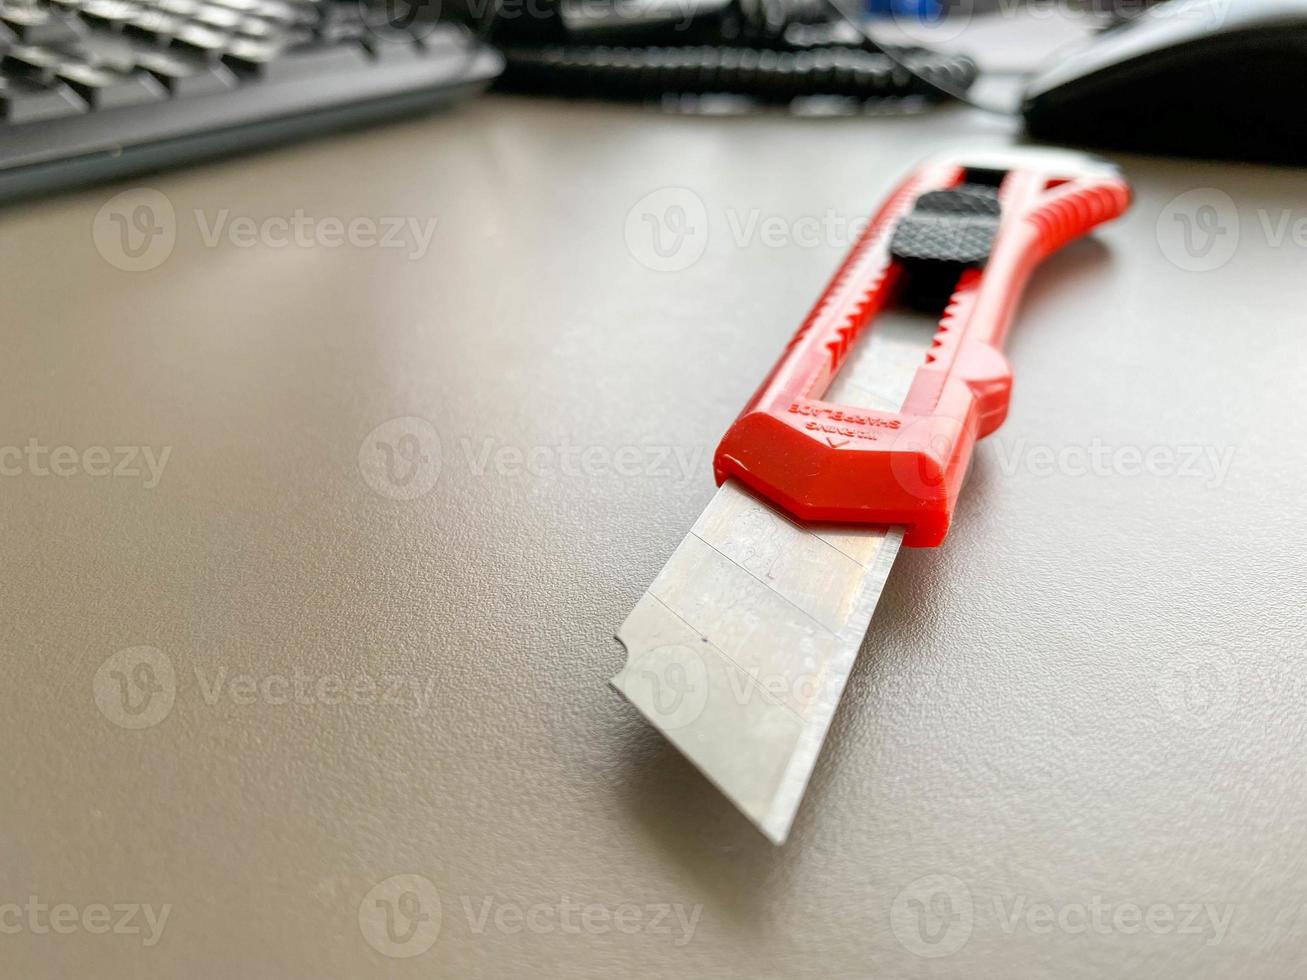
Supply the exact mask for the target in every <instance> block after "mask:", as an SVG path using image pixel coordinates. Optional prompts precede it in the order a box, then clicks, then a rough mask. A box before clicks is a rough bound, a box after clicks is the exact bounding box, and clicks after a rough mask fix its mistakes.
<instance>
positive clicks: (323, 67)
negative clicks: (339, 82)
mask: <svg viewBox="0 0 1307 980" xmlns="http://www.w3.org/2000/svg"><path fill="white" fill-rule="evenodd" d="M367 63H368V58H367V55H366V54H365V53H364V51H363V46H362V45H361V44H340V45H332V46H330V47H318V46H306V47H301V48H295V49H293V50H289V51H286V52H285V53H284V54H282V56H281V57H280V58H278V59H277V60H276V61H274V62H272V63H271V64H268V65H267V66H265V68H264V71H263V77H264V78H266V79H268V80H269V81H282V80H284V79H289V78H300V77H302V76H304V75H330V74H332V73H333V72H342V73H343V72H349V71H358V69H359V68H360V67H361V66H364V65H366V64H367Z"/></svg>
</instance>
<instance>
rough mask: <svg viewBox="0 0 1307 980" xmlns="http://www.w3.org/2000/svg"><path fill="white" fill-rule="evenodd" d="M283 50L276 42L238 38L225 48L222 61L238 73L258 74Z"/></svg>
mask: <svg viewBox="0 0 1307 980" xmlns="http://www.w3.org/2000/svg"><path fill="white" fill-rule="evenodd" d="M283 50H284V48H283V47H282V45H281V44H280V43H278V42H276V41H260V40H255V39H253V38H244V37H238V38H236V39H235V40H234V41H232V42H231V44H229V45H228V46H227V51H226V53H225V54H224V55H223V57H222V60H223V61H224V62H226V63H227V64H228V65H230V66H231V67H232V68H234V69H236V70H237V71H239V72H244V73H246V74H251V73H253V74H260V73H262V71H263V69H264V68H265V67H266V66H267V64H268V63H269V62H271V61H275V60H276V59H277V58H278V57H280V55H281V53H282V51H283Z"/></svg>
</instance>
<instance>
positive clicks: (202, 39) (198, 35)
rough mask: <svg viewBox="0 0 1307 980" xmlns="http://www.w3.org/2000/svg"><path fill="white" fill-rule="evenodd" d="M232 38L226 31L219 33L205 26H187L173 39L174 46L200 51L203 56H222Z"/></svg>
mask: <svg viewBox="0 0 1307 980" xmlns="http://www.w3.org/2000/svg"><path fill="white" fill-rule="evenodd" d="M231 40H232V37H231V35H230V34H228V33H227V32H226V31H219V30H216V29H214V28H212V27H205V26H204V25H203V24H186V25H185V26H183V27H182V28H181V30H179V31H178V32H177V36H176V37H174V38H173V42H172V43H173V45H174V46H176V47H179V48H186V49H189V50H191V51H198V52H200V53H201V54H208V55H220V54H222V53H223V52H224V51H225V50H227V45H228V44H230V43H231Z"/></svg>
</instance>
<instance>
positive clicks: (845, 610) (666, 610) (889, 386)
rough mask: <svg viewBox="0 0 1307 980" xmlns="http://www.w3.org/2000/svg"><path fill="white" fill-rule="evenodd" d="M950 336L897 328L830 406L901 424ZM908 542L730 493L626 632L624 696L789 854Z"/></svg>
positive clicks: (870, 345) (892, 533)
mask: <svg viewBox="0 0 1307 980" xmlns="http://www.w3.org/2000/svg"><path fill="white" fill-rule="evenodd" d="M936 326H937V324H935V323H934V322H933V321H926V320H923V318H921V317H916V316H896V315H892V314H891V315H886V314H882V315H881V317H879V318H877V320H876V321H875V322H874V323H873V327H874V329H873V330H870V331H869V332H868V334H867V336H866V337H865V338H860V339H859V343H858V345H857V346H855V349H854V350H853V351H852V352H850V355H849V357H848V359H847V361H846V363H845V365H844V366H843V367H842V368H841V370H840V373H839V376H838V377H837V378H836V379H835V381H834V383H832V385H831V388H830V390H829V391H828V392H827V393H826V398H827V400H829V401H834V402H838V403H840V404H845V405H857V406H860V407H866V408H881V409H886V410H889V411H895V410H897V409H898V408H899V407H900V406H901V405H902V403H903V398H904V397H905V395H906V394H907V388H908V385H910V384H911V381H912V377H913V375H914V374H915V372H916V369H917V367H918V366H919V365H920V364H921V362H922V358H923V356H924V353H925V351H926V349H927V348H928V346H929V344H930V339H931V337H933V336H934V332H935V329H936ZM902 540H903V529H902V528H897V527H891V528H872V527H804V526H800V525H799V524H796V523H795V522H793V521H791V520H790V519H789V518H787V517H786V516H785V515H783V514H782V513H780V512H779V511H777V510H776V509H774V508H772V507H771V506H769V505H768V504H767V503H765V502H763V501H762V500H760V499H758V498H756V497H754V496H753V495H751V494H750V493H749V492H748V491H747V490H745V489H744V488H743V487H742V486H741V485H739V484H737V483H736V482H735V481H727V482H726V483H725V484H723V485H722V487H721V488H720V489H719V490H718V491H717V494H716V496H714V497H713V499H712V502H711V503H709V505H708V507H707V509H706V510H705V511H704V512H703V514H702V515H701V516H700V517H699V520H698V521H697V522H696V523H695V525H694V528H693V529H692V530H691V531H690V533H689V534H688V535H687V536H686V538H685V540H684V541H682V542H681V544H680V546H679V547H678V548H677V549H676V551H675V552H674V553H673V554H672V557H671V559H670V560H669V561H668V562H667V564H666V566H665V567H664V568H663V570H662V572H661V573H659V575H658V577H657V578H656V579H654V582H653V584H652V585H651V586H649V589H648V591H646V592H645V594H644V596H643V597H642V598H641V599H640V601H639V602H638V603H637V604H636V606H635V608H634V609H633V610H632V611H631V614H630V615H629V616H627V618H626V621H625V622H624V623H623V624H622V627H621V629H620V630H618V633H617V638H618V639H619V640H621V642H622V643H623V644H624V645H625V647H626V652H627V661H626V666H625V667H624V668H623V670H622V671H621V673H619V674H618V675H617V676H616V677H615V678H613V681H612V683H613V686H614V687H615V688H617V690H619V691H620V692H622V694H624V695H625V696H626V698H627V700H629V701H630V702H631V703H632V704H633V705H635V706H636V707H637V708H638V709H639V710H640V712H641V713H642V714H643V715H644V716H645V718H647V719H648V720H649V721H650V722H651V723H652V724H653V725H654V726H655V727H656V728H658V730H659V731H661V732H662V733H663V734H664V735H665V736H666V737H667V738H668V740H670V741H671V742H672V744H674V745H675V746H676V747H677V748H678V749H680V751H681V752H682V753H684V755H685V756H686V757H688V758H689V759H690V760H691V761H692V762H693V763H694V764H695V765H696V766H698V767H699V769H700V770H701V771H702V772H703V773H704V775H706V776H707V777H708V778H709V779H710V780H711V781H712V782H713V783H714V784H716V785H717V787H718V788H719V789H721V791H722V792H723V793H725V794H726V795H727V796H728V797H729V798H730V799H731V801H732V802H734V803H735V805H736V806H738V807H739V808H740V810H742V811H743V812H744V813H745V815H746V816H748V817H749V819H750V820H752V821H753V822H754V823H755V824H756V825H757V826H758V828H759V829H760V830H762V832H763V833H764V834H766V835H767V837H769V838H770V839H771V840H772V841H773V842H774V843H777V844H781V843H784V841H785V838H786V836H787V835H788V834H789V831H790V826H791V824H792V823H793V822H794V816H795V814H796V813H797V811H798V808H799V802H800V801H801V800H802V799H803V793H804V790H805V788H806V787H807V785H808V779H809V777H810V776H811V775H812V770H813V767H814V766H815V764H816V761H817V756H818V754H819V753H820V751H821V745H822V742H823V740H824V739H825V737H826V731H827V729H828V728H829V727H830V723H831V718H832V717H834V714H835V708H836V706H837V705H838V704H839V700H840V695H841V694H842V693H843V691H844V685H845V682H846V681H847V680H848V676H849V672H850V671H851V670H852V668H853V662H854V660H855V659H856V658H857V655H858V649H859V648H860V646H861V645H862V640H863V638H864V636H865V635H866V632H867V627H868V625H869V624H870V622H871V616H872V613H873V612H875V609H876V603H877V601H878V600H879V599H880V593H881V590H882V589H883V588H884V585H885V580H886V578H887V577H888V575H889V570H890V567H891V566H892V565H893V562H894V558H895V557H896V556H897V555H898V551H899V545H900V544H901V543H902Z"/></svg>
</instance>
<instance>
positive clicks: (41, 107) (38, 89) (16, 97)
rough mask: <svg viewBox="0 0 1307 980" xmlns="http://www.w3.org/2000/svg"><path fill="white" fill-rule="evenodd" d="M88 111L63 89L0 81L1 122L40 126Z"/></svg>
mask: <svg viewBox="0 0 1307 980" xmlns="http://www.w3.org/2000/svg"><path fill="white" fill-rule="evenodd" d="M85 111H86V103H85V102H83V101H82V100H81V99H79V98H78V97H77V95H76V93H74V92H73V91H71V90H70V89H69V88H68V87H67V86H64V85H41V84H38V83H36V82H33V81H30V80H27V79H22V78H0V119H3V120H4V121H5V122H7V123H12V124H18V123H30V122H40V121H42V120H45V119H58V118H60V117H62V116H76V115H80V114H81V113H83V112H85Z"/></svg>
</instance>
